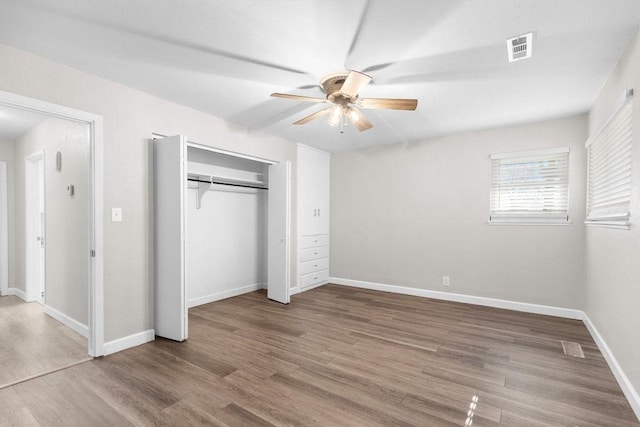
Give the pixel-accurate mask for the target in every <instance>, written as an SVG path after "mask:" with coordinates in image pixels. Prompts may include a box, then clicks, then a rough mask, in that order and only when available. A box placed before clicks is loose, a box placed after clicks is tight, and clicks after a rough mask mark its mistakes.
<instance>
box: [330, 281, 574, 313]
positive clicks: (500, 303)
mask: <svg viewBox="0 0 640 427" xmlns="http://www.w3.org/2000/svg"><path fill="white" fill-rule="evenodd" d="M329 283H335V284H336V285H344V286H351V287H354V288H363V289H371V290H374V291H383V292H394V293H397V294H404V295H413V296H418V297H425V298H433V299H439V300H445V301H454V302H461V303H465V304H475V305H483V306H486V307H496V308H504V309H507V310H516V311H522V312H525V313H536V314H545V315H547V316H556V317H564V318H567V319H577V320H582V318H583V314H584V313H583V312H582V310H576V309H573V308H563V307H554V306H550V305H540V304H529V303H526V302H517V301H508V300H503V299H497V298H487V297H478V296H474V295H465V294H456V293H452V292H441V291H431V290H428V289H418V288H411V287H408V286H398V285H388V284H384V283H374V282H364V281H361V280H351V279H342V278H339V277H330V278H329Z"/></svg>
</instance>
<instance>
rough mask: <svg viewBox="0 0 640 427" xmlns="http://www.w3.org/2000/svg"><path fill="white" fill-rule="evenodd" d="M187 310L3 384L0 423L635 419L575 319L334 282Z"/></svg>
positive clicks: (567, 422)
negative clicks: (163, 329) (115, 346)
mask: <svg viewBox="0 0 640 427" xmlns="http://www.w3.org/2000/svg"><path fill="white" fill-rule="evenodd" d="M189 321H190V324H189V326H190V330H189V334H190V338H189V340H188V341H187V342H185V343H175V342H172V341H168V340H163V339H157V340H156V341H155V342H153V343H149V344H145V345H143V346H140V347H136V348H133V349H130V350H127V351H124V352H120V353H116V354H113V355H111V356H107V357H105V358H103V359H96V360H93V361H91V362H88V363H84V364H81V365H78V366H74V367H72V368H69V369H66V370H64V371H60V372H57V373H54V374H51V375H48V376H45V377H42V378H39V379H36V380H32V381H29V382H26V383H22V384H19V385H17V386H13V387H10V388H7V389H4V390H0V402H2V404H1V405H0V424H3V421H1V420H4V424H16V425H30V424H32V425H38V424H41V425H82V426H87V425H132V424H133V425H152V424H159V425H198V424H205V425H230V426H250V425H258V426H265V425H301V426H310V425H323V426H324V425H347V426H359V425H362V426H364V425H366V426H371V425H384V426H390V425H418V426H464V425H468V424H469V421H467V418H468V416H469V414H471V415H472V416H473V418H472V419H473V423H472V425H473V426H548V425H552V426H616V427H619V426H631V425H635V426H637V425H639V424H638V421H637V419H636V418H635V417H634V414H633V413H632V410H631V408H630V407H629V404H628V403H627V401H626V400H625V398H624V396H623V395H622V393H621V391H620V389H619V387H618V385H617V383H616V381H615V379H614V377H613V375H612V373H611V371H610V370H609V368H608V367H607V364H606V362H605V361H604V359H603V357H602V355H601V354H600V353H599V351H598V350H597V347H596V346H595V344H594V342H593V340H592V339H591V337H590V336H589V333H588V332H587V330H586V328H585V327H584V325H583V324H582V322H580V321H574V320H566V319H560V318H554V317H547V316H540V315H532V314H523V313H517V312H511V311H507V310H499V309H492V308H486V307H478V306H471V305H464V304H457V303H451V302H443V301H435V300H429V299H425V298H419V297H410V296H403V295H395V294H389V293H382V292H374V291H366V290H358V289H352V288H346V287H341V286H335V285H327V286H323V287H321V288H317V289H314V290H311V291H308V292H305V293H303V294H299V295H296V296H294V297H293V298H292V303H291V304H290V305H288V306H285V305H281V304H278V303H275V302H270V301H268V300H267V299H266V297H265V294H264V292H253V293H250V294H246V295H243V296H240V297H236V298H231V299H228V300H224V301H219V302H216V303H212V304H207V305H203V306H200V307H196V308H193V309H191V310H190V314H189ZM561 340H565V341H571V342H577V343H579V344H580V345H581V346H582V350H583V352H584V355H585V358H575V357H572V356H566V355H565V354H564V353H563V347H562V344H561ZM465 423H466V424H465Z"/></svg>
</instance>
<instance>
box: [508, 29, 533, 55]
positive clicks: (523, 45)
mask: <svg viewBox="0 0 640 427" xmlns="http://www.w3.org/2000/svg"><path fill="white" fill-rule="evenodd" d="M532 47H533V33H528V34H523V35H521V36H517V37H514V38H512V39H508V40H507V55H508V56H509V62H514V61H519V60H521V59H526V58H531V49H532Z"/></svg>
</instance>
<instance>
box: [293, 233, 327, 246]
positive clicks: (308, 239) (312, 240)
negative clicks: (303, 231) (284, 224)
mask: <svg viewBox="0 0 640 427" xmlns="http://www.w3.org/2000/svg"><path fill="white" fill-rule="evenodd" d="M299 243H300V249H306V248H316V247H318V246H329V235H328V234H318V235H315V236H300V241H299Z"/></svg>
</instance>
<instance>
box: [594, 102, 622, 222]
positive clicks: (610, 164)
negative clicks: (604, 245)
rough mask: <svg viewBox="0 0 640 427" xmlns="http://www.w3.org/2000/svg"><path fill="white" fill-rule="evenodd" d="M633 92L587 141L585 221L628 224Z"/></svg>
mask: <svg viewBox="0 0 640 427" xmlns="http://www.w3.org/2000/svg"><path fill="white" fill-rule="evenodd" d="M632 121H633V92H632V91H628V92H627V94H626V96H625V98H624V100H623V102H622V103H621V104H620V106H619V107H618V108H617V109H616V110H615V112H614V113H613V114H612V116H611V117H610V118H609V120H608V121H607V122H606V123H605V125H604V126H603V127H602V129H600V131H599V132H597V133H596V134H595V135H594V136H593V137H592V138H590V139H589V140H588V141H587V143H586V146H587V156H588V170H587V221H586V223H587V224H588V225H602V226H611V227H620V228H629V224H630V223H629V216H630V207H631V148H632Z"/></svg>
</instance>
